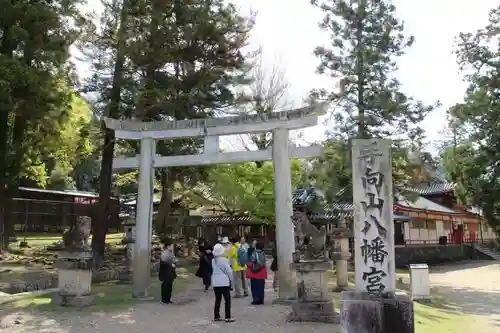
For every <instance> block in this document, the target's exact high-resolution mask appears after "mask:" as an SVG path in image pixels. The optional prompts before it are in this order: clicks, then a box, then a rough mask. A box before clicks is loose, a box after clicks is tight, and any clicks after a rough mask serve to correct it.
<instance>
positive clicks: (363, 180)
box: [340, 139, 415, 333]
mask: <svg viewBox="0 0 500 333" xmlns="http://www.w3.org/2000/svg"><path fill="white" fill-rule="evenodd" d="M352 170H353V175H352V177H353V203H354V226H353V229H354V230H353V231H354V246H355V251H354V254H355V260H354V265H355V274H356V289H355V290H346V291H343V292H342V294H341V301H340V317H341V329H342V331H341V332H342V333H414V331H415V329H414V327H415V326H414V318H413V302H412V301H411V300H410V298H409V297H408V295H406V294H404V293H398V292H397V291H396V272H395V255H394V224H393V223H394V222H393V220H392V213H393V212H392V210H393V194H392V164H391V141H390V140H383V139H367V140H362V139H358V140H353V142H352Z"/></svg>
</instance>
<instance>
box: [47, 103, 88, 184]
mask: <svg viewBox="0 0 500 333" xmlns="http://www.w3.org/2000/svg"><path fill="white" fill-rule="evenodd" d="M67 113H68V116H67V117H66V118H65V120H64V121H63V122H62V123H61V124H60V127H59V129H58V131H57V133H55V134H54V135H52V136H49V137H48V138H47V140H46V147H47V148H46V150H47V151H46V152H47V154H48V160H49V162H48V163H46V166H50V168H48V169H49V170H47V171H48V173H49V174H50V176H49V180H48V184H47V187H48V188H51V189H75V188H76V185H77V184H76V182H75V180H74V179H73V171H74V170H75V168H76V167H77V166H78V165H80V164H82V163H85V162H86V161H87V159H88V158H89V157H90V155H91V154H92V153H93V150H94V149H95V147H94V144H93V141H92V138H91V137H90V132H89V126H91V122H92V113H91V111H90V108H89V106H88V104H87V103H85V101H83V99H82V98H81V97H78V96H76V95H75V94H74V95H73V96H72V101H71V104H70V109H69V110H68V111H67Z"/></svg>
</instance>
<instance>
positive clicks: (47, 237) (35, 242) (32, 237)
mask: <svg viewBox="0 0 500 333" xmlns="http://www.w3.org/2000/svg"><path fill="white" fill-rule="evenodd" d="M123 236H124V234H123V233H121V232H120V233H113V234H107V235H106V243H110V244H116V243H118V242H120V241H121V240H122V238H123ZM90 238H92V236H91V237H90ZM24 240H25V241H26V242H28V245H29V246H31V247H41V246H47V245H52V244H53V243H54V242H55V241H58V240H62V234H52V233H46V234H19V236H17V242H16V243H12V244H11V246H15V245H17V244H19V242H21V241H24Z"/></svg>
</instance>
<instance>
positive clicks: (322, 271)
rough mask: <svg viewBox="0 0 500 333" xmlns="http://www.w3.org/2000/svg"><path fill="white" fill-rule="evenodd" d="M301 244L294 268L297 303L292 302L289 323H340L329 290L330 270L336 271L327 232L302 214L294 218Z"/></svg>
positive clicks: (291, 265) (296, 253) (295, 255)
mask: <svg viewBox="0 0 500 333" xmlns="http://www.w3.org/2000/svg"><path fill="white" fill-rule="evenodd" d="M292 221H293V222H294V224H295V227H296V230H297V234H298V238H299V244H298V249H297V251H296V252H295V254H294V262H293V263H292V264H290V268H291V269H292V270H294V271H295V272H296V274H297V300H296V301H292V312H291V313H290V315H289V317H288V319H289V321H315V322H324V323H338V316H336V315H335V312H334V310H333V300H332V297H331V295H330V293H329V291H328V277H327V274H326V273H327V271H328V270H330V269H332V268H333V263H332V261H331V260H330V259H329V256H328V251H327V250H326V247H325V243H326V230H325V227H324V226H323V227H322V228H321V229H320V230H318V229H316V227H315V226H313V225H312V224H311V223H310V222H309V220H308V218H307V216H306V215H305V214H304V213H302V212H295V213H294V216H293V218H292Z"/></svg>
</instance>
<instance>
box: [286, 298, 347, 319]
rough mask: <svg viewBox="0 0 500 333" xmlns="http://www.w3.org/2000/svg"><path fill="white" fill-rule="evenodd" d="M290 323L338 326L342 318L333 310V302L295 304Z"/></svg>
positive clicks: (293, 304)
mask: <svg viewBox="0 0 500 333" xmlns="http://www.w3.org/2000/svg"><path fill="white" fill-rule="evenodd" d="M288 320H289V321H311V322H320V323H332V324H338V323H339V322H340V318H339V316H338V315H337V314H335V311H334V310H333V302H332V301H315V302H298V301H297V302H293V303H292V312H291V313H290V314H289V315H288Z"/></svg>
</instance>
